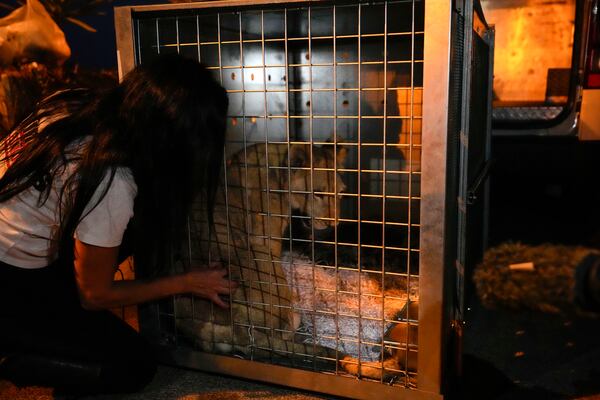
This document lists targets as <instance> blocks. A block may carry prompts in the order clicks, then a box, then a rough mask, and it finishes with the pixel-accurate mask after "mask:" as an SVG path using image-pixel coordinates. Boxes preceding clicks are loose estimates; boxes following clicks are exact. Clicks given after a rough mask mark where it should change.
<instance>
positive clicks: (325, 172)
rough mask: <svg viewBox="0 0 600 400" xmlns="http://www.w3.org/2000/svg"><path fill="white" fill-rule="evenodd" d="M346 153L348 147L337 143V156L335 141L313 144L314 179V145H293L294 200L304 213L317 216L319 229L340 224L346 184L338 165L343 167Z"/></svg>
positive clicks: (292, 199)
mask: <svg viewBox="0 0 600 400" xmlns="http://www.w3.org/2000/svg"><path fill="white" fill-rule="evenodd" d="M346 155H347V149H346V148H344V147H342V146H341V145H338V146H337V154H336V155H335V156H334V146H333V145H325V146H322V147H317V146H312V159H313V162H312V181H311V169H310V168H311V162H310V160H311V146H310V145H308V144H306V145H292V146H291V147H290V154H289V160H290V166H291V168H292V169H291V176H290V177H291V180H290V189H291V191H292V195H291V197H290V204H291V206H292V208H295V209H297V210H299V211H301V212H302V214H304V215H307V216H309V217H313V220H312V221H313V227H314V229H316V230H320V229H326V228H329V227H333V226H335V225H336V224H337V220H338V218H339V216H340V196H339V193H342V192H343V191H344V190H345V189H346V185H345V184H344V182H343V181H342V178H341V177H340V174H339V173H336V171H335V170H334V168H336V164H337V168H342V167H343V165H344V162H345V160H346ZM294 192H305V193H294ZM336 193H337V194H338V195H337V196H336Z"/></svg>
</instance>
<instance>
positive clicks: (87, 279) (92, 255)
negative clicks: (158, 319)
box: [75, 239, 237, 310]
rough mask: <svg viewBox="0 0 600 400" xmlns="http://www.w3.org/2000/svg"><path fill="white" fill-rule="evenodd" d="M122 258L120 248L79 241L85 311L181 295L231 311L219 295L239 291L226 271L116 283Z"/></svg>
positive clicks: (80, 285)
mask: <svg viewBox="0 0 600 400" xmlns="http://www.w3.org/2000/svg"><path fill="white" fill-rule="evenodd" d="M118 254H119V248H118V247H98V246H93V245H89V244H86V243H83V242H81V241H79V240H77V239H75V280H76V282H77V287H78V289H79V297H80V299H81V304H82V306H83V307H84V308H85V309H88V310H100V309H108V308H114V307H121V306H127V305H131V304H139V303H143V302H146V301H150V300H155V299H160V298H163V297H167V296H171V295H174V294H181V293H192V294H194V295H196V296H200V297H204V298H206V299H209V300H212V301H213V302H214V303H215V304H217V305H219V306H221V307H227V304H226V303H224V302H223V300H222V299H221V298H220V297H219V294H229V293H230V291H231V290H232V289H235V287H237V285H235V284H234V283H232V282H230V281H229V280H228V279H227V278H226V275H227V271H226V270H225V269H223V268H207V269H193V270H191V271H188V272H186V273H183V274H179V275H172V276H165V277H161V278H156V279H152V280H132V281H114V274H115V271H116V269H117V257H118Z"/></svg>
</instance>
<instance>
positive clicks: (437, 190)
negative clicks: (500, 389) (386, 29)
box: [417, 0, 452, 393]
mask: <svg viewBox="0 0 600 400" xmlns="http://www.w3.org/2000/svg"><path fill="white" fill-rule="evenodd" d="M451 17H452V4H451V2H448V1H443V0H440V1H427V3H426V4H425V24H426V32H427V34H426V35H425V50H424V52H425V56H424V59H425V60H426V62H425V65H424V71H423V160H422V174H423V181H422V183H421V186H422V187H421V193H422V200H421V210H422V212H421V251H422V253H421V258H420V263H421V265H420V269H419V271H420V273H421V277H422V280H421V282H420V286H419V290H420V296H419V297H420V304H419V306H420V308H419V323H420V326H421V327H422V329H420V330H419V346H421V348H422V349H421V352H420V354H419V364H418V368H417V370H418V371H419V376H418V387H419V389H422V390H426V391H430V392H437V393H440V392H441V390H442V387H441V386H442V385H441V379H442V371H441V368H442V364H441V360H442V359H443V348H442V330H443V324H444V322H445V321H444V315H445V313H444V305H443V300H442V299H443V295H442V293H443V290H444V289H443V286H444V280H445V274H446V273H447V272H446V268H445V250H446V248H445V228H446V225H445V224H446V219H447V216H446V211H447V210H446V174H447V170H446V168H447V158H446V157H447V149H448V143H447V140H448V136H447V135H446V132H448V108H449V104H448V98H449V96H448V90H449V87H450V81H449V76H450V71H449V63H450V49H451V42H450V33H451V29H450V26H451Z"/></svg>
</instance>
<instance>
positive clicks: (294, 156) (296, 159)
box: [286, 144, 310, 168]
mask: <svg viewBox="0 0 600 400" xmlns="http://www.w3.org/2000/svg"><path fill="white" fill-rule="evenodd" d="M307 147H308V146H307V145H304V144H292V145H291V146H290V152H289V154H288V158H289V162H290V165H289V166H290V167H291V168H301V167H308V166H310V158H309V157H310V155H309V154H308V152H307ZM286 161H287V160H286Z"/></svg>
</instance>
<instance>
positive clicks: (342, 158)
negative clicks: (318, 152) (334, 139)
mask: <svg viewBox="0 0 600 400" xmlns="http://www.w3.org/2000/svg"><path fill="white" fill-rule="evenodd" d="M347 157H348V147H346V146H342V145H340V144H339V143H338V145H337V156H336V158H335V161H336V164H337V167H338V168H343V167H344V164H346V158H347Z"/></svg>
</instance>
